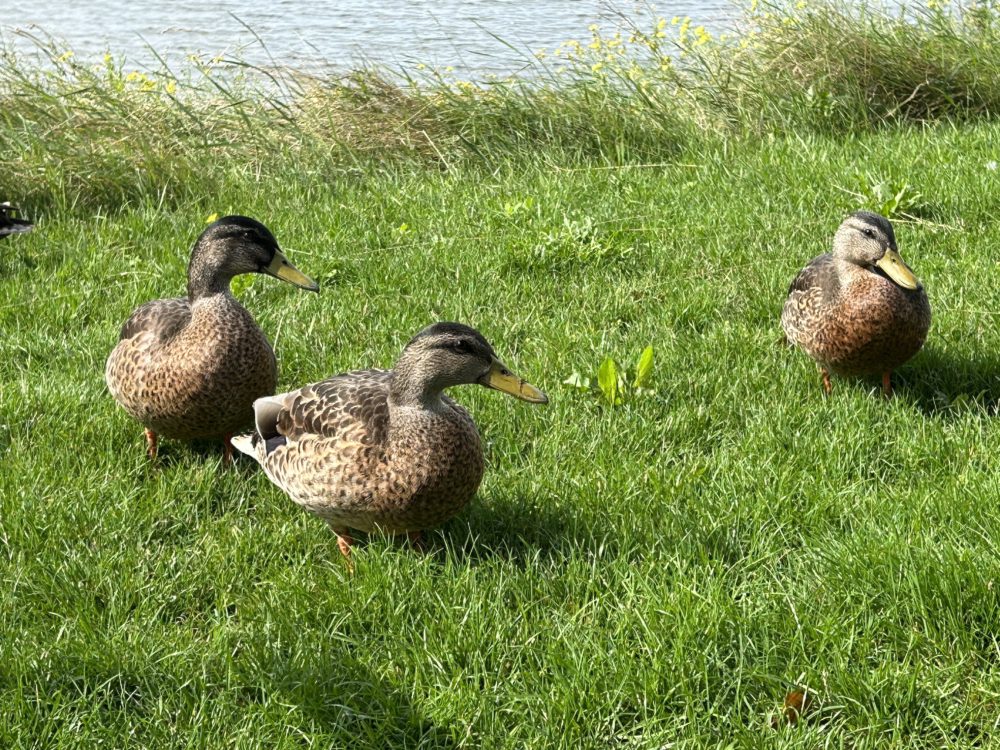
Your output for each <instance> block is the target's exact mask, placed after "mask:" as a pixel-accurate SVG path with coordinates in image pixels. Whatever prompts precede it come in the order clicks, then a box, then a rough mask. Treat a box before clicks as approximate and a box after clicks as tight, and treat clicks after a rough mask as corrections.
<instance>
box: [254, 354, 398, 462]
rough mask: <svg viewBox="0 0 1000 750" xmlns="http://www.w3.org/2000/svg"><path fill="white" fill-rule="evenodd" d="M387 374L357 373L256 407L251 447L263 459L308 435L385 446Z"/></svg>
mask: <svg viewBox="0 0 1000 750" xmlns="http://www.w3.org/2000/svg"><path fill="white" fill-rule="evenodd" d="M391 378H392V373H391V372H390V371H388V370H358V371H356V372H348V373H344V374H343V375H337V376H335V377H332V378H330V379H328V380H324V381H322V382H319V383H313V384H311V385H307V386H305V387H303V388H299V389H298V390H297V391H290V392H288V393H280V394H278V395H276V396H266V397H264V398H260V399H257V401H255V402H254V418H255V422H256V428H257V429H256V434H255V435H254V436H253V446H254V447H255V448H261V447H262V448H263V449H264V450H263V453H264V456H267V455H270V454H271V453H273V452H274V451H276V450H277V449H278V448H281V447H282V446H285V445H289V444H295V443H298V442H301V441H303V440H304V439H306V438H308V437H310V436H318V437H323V438H331V439H335V440H338V441H343V442H345V443H356V444H359V445H368V446H371V445H376V446H377V445H381V444H382V443H383V442H384V440H385V437H386V434H387V432H388V429H389V382H390V380H391Z"/></svg>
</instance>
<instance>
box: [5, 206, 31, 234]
mask: <svg viewBox="0 0 1000 750" xmlns="http://www.w3.org/2000/svg"><path fill="white" fill-rule="evenodd" d="M20 211H21V209H19V208H17V207H16V206H12V205H10V201H5V202H3V203H0V239H3V238H4V237H6V236H8V235H11V234H20V233H21V232H30V231H31V230H32V229H34V228H35V225H34V224H32V223H31V222H30V221H28V220H27V219H19V218H17V217H16V216H14V214H15V213H20Z"/></svg>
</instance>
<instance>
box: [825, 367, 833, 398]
mask: <svg viewBox="0 0 1000 750" xmlns="http://www.w3.org/2000/svg"><path fill="white" fill-rule="evenodd" d="M823 393H825V394H826V395H827V396H829V395H830V394H831V393H833V383H832V382H831V381H830V371H829V370H827V369H826V368H825V367H824V368H823Z"/></svg>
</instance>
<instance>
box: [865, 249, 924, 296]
mask: <svg viewBox="0 0 1000 750" xmlns="http://www.w3.org/2000/svg"><path fill="white" fill-rule="evenodd" d="M875 265H876V266H878V267H879V268H881V269H882V270H883V271H885V274H886V276H888V277H889V278H890V279H892V280H893V281H895V282H896V283H897V284H899V285H900V286H901V287H903V289H919V288H920V279H918V278H917V277H916V274H914V273H913V271H912V270H910V267H909V266H908V265H906V263H904V262H903V259H902V258H901V257H899V253H898V252H897V251H896V250H892V249H889V250H886V251H885V255H883V256H882V257H881V258H879V259H878V260H877V261H875Z"/></svg>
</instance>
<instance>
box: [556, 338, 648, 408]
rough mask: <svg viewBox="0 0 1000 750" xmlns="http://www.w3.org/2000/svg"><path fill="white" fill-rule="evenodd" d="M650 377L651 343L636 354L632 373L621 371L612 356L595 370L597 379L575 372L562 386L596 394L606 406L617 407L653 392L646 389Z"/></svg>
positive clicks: (626, 370) (625, 370) (605, 359)
mask: <svg viewBox="0 0 1000 750" xmlns="http://www.w3.org/2000/svg"><path fill="white" fill-rule="evenodd" d="M652 376H653V346H652V344H650V345H649V346H647V347H646V348H645V349H643V350H642V353H641V354H640V355H639V359H638V360H637V361H636V365H635V370H634V373H633V372H632V371H630V370H628V369H624V368H622V367H621V366H620V365H619V364H618V363H617V362H616V361H615V360H614V359H613V358H612V357H605V358H604V360H603V361H602V362H601V364H600V366H599V367H598V368H597V377H596V378H591V377H588V376H586V375H582V374H580V373H579V372H574V373H573V374H572V375H570V376H569V377H568V378H566V380H564V381H563V384H564V385H568V386H570V387H571V388H575V389H577V390H579V391H586V392H589V393H595V394H598V395H599V396H600V397H601V398H602V399H603V400H604V401H605V403H607V404H610V405H611V406H616V405H618V404H621V403H624V402H625V401H626V400H628V399H630V398H634V397H636V396H642V395H648V394H650V393H652V389H651V388H650V387H649V381H650V379H651V378H652Z"/></svg>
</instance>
